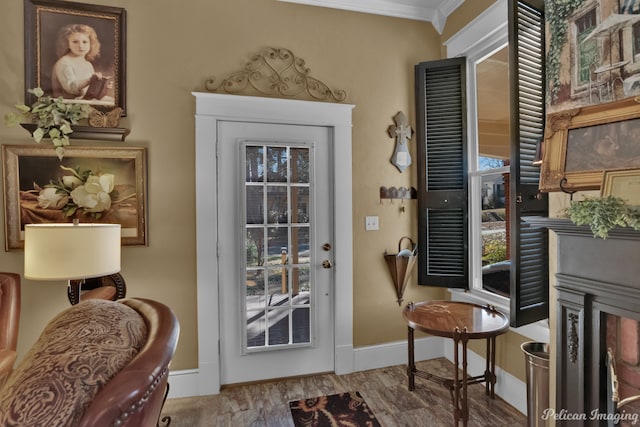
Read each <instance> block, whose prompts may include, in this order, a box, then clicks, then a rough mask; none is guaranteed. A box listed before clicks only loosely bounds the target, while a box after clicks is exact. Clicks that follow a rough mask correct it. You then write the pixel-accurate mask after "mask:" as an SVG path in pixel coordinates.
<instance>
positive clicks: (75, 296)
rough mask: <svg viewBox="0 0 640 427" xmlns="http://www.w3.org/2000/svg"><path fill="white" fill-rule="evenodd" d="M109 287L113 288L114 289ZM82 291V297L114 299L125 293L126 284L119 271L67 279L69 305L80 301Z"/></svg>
mask: <svg viewBox="0 0 640 427" xmlns="http://www.w3.org/2000/svg"><path fill="white" fill-rule="evenodd" d="M109 288H115V291H114V289H109ZM83 291H84V294H83V295H82V297H83V298H82V299H84V298H99V299H110V300H113V301H115V300H117V299H120V298H124V297H125V296H126V295H127V286H126V284H125V281H124V278H123V277H122V275H121V274H120V273H115V274H109V275H107V276H101V277H93V278H90V279H80V280H69V286H68V288H67V296H68V298H69V302H70V303H71V305H75V304H77V303H79V302H80V300H81V294H82V292H83Z"/></svg>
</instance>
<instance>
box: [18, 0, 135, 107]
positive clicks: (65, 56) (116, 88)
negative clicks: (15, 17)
mask: <svg viewBox="0 0 640 427" xmlns="http://www.w3.org/2000/svg"><path fill="white" fill-rule="evenodd" d="M24 1H25V15H24V16H25V55H26V57H25V103H26V104H27V105H29V104H32V103H33V101H35V98H34V96H33V95H32V94H30V93H28V92H27V90H28V89H32V88H35V87H39V88H41V89H42V90H43V91H44V94H45V95H49V96H53V97H60V96H61V97H62V98H64V100H65V101H66V102H70V103H86V104H89V105H91V106H92V107H94V108H96V109H98V110H102V111H110V110H112V109H114V108H116V107H120V108H122V115H123V116H124V115H126V106H125V97H126V90H125V89H126V72H125V65H126V64H125V62H124V58H125V57H126V55H125V49H126V43H125V42H126V37H125V34H126V28H125V25H126V22H125V20H126V12H125V10H124V9H122V8H116V7H110V6H99V5H92V4H84V3H72V2H67V1H58V0H24Z"/></svg>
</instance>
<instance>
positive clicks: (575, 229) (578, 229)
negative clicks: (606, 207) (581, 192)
mask: <svg viewBox="0 0 640 427" xmlns="http://www.w3.org/2000/svg"><path fill="white" fill-rule="evenodd" d="M523 220H524V221H525V222H527V223H529V224H531V225H533V226H536V227H544V228H548V229H549V230H552V231H555V232H556V233H558V234H564V235H576V236H589V237H593V233H591V229H590V228H589V226H587V225H575V224H574V223H573V222H572V221H571V220H570V219H566V218H545V217H540V216H531V217H523ZM609 237H610V238H615V239H632V240H640V231H636V230H634V229H633V228H620V227H618V228H614V229H613V230H611V231H610V232H609ZM594 239H599V238H598V237H594ZM605 240H606V239H605Z"/></svg>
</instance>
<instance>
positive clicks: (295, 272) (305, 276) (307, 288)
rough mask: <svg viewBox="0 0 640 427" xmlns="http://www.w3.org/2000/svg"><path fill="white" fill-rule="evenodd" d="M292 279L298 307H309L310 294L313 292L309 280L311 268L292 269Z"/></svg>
mask: <svg viewBox="0 0 640 427" xmlns="http://www.w3.org/2000/svg"><path fill="white" fill-rule="evenodd" d="M291 279H292V283H293V292H292V293H293V295H295V296H297V298H295V301H294V302H295V304H296V305H308V304H309V303H310V301H309V294H310V292H311V280H310V278H309V266H308V265H306V266H301V267H296V268H292V269H291Z"/></svg>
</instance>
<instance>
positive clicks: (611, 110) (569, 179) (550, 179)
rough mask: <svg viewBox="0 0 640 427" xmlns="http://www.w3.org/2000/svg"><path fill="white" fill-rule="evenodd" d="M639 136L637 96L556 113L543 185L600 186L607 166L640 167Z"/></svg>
mask: <svg viewBox="0 0 640 427" xmlns="http://www.w3.org/2000/svg"><path fill="white" fill-rule="evenodd" d="M639 140H640V102H639V101H638V100H636V98H627V99H623V100H620V101H615V102H609V103H606V104H598V105H594V106H589V107H584V108H576V109H571V110H565V111H560V112H556V113H552V114H550V115H549V116H548V117H547V125H546V129H545V139H544V154H543V162H542V169H541V174H540V190H541V191H544V192H548V191H562V190H564V191H569V192H571V191H578V190H599V189H600V186H601V184H602V179H603V174H604V172H605V171H608V170H621V169H632V168H640V144H638V141H639Z"/></svg>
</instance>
